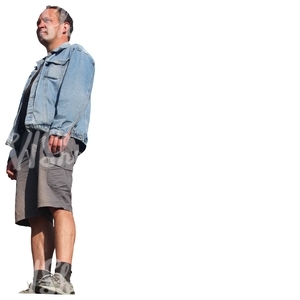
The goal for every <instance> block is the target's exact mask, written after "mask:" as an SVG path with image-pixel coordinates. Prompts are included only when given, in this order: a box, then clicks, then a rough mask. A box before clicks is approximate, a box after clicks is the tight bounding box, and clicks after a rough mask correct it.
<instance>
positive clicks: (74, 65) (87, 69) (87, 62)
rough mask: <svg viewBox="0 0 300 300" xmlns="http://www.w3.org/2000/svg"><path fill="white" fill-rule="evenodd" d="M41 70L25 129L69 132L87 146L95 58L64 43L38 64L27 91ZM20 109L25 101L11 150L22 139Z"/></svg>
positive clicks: (32, 95) (14, 125)
mask: <svg viewBox="0 0 300 300" xmlns="http://www.w3.org/2000/svg"><path fill="white" fill-rule="evenodd" d="M43 63H44V65H43ZM42 65H43V66H42ZM41 66H42V69H41V71H40V73H39V75H38V77H37V78H36V80H35V81H34V82H33V84H32V87H31V92H30V96H29V101H28V108H27V114H26V119H25V127H26V128H27V129H29V130H30V129H34V130H42V131H45V132H49V134H50V135H51V134H53V135H58V136H65V135H66V134H68V133H69V132H70V133H71V137H73V138H76V139H78V140H80V141H81V142H83V144H84V145H86V144H87V141H88V134H87V132H88V126H89V121H90V109H91V92H92V87H93V81H94V73H95V62H94V60H93V58H92V57H91V55H90V54H89V53H87V52H86V50H85V49H84V48H83V47H82V46H80V45H78V44H74V45H71V44H70V43H64V44H62V45H60V46H59V47H58V48H56V49H55V50H53V51H52V52H51V53H49V54H48V55H47V56H46V57H45V58H43V59H41V60H40V61H38V62H37V66H36V67H35V69H34V70H33V72H32V73H31V74H30V76H29V78H28V80H27V82H26V85H25V88H24V91H25V90H26V88H27V86H28V85H29V84H30V81H31V79H32V77H33V76H34V74H35V73H36V72H37V70H39V68H40V67H41ZM23 94H24V93H23ZM21 106H22V98H21V102H20V105H19V109H18V113H17V116H16V118H15V121H14V124H13V128H12V130H11V132H10V135H9V137H8V139H7V141H6V144H7V145H9V146H11V147H12V144H13V142H14V141H16V139H18V137H19V134H18V129H17V128H18V117H19V113H20V109H21Z"/></svg>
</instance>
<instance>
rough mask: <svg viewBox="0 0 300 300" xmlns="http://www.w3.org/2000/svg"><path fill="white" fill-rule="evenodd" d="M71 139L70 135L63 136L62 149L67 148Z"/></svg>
mask: <svg viewBox="0 0 300 300" xmlns="http://www.w3.org/2000/svg"><path fill="white" fill-rule="evenodd" d="M69 139H70V135H66V136H65V137H63V138H62V148H61V151H65V149H66V147H67V145H68V142H69Z"/></svg>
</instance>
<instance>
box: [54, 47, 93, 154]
mask: <svg viewBox="0 0 300 300" xmlns="http://www.w3.org/2000/svg"><path fill="white" fill-rule="evenodd" d="M94 73H95V64H94V60H93V59H92V57H91V56H90V55H88V54H87V53H86V52H84V51H82V50H81V49H80V48H74V49H73V53H72V55H71V57H70V60H69V63H68V67H67V70H66V72H65V75H64V79H63V81H62V85H61V89H60V92H59V98H58V102H57V107H56V115H55V117H54V120H53V123H52V125H51V128H50V138H49V149H50V151H51V152H52V153H57V152H60V151H63V150H64V148H65V146H66V145H67V143H68V140H69V137H70V132H71V130H72V128H73V127H74V125H76V123H77V122H78V120H80V118H81V116H82V113H83V112H84V111H85V108H86V107H87V105H88V104H89V101H90V97H91V91H92V85H93V80H94Z"/></svg>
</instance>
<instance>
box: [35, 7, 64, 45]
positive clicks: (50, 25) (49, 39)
mask: <svg viewBox="0 0 300 300" xmlns="http://www.w3.org/2000/svg"><path fill="white" fill-rule="evenodd" d="M63 27H64V24H60V23H59V19H58V16H57V12H56V10H55V9H46V10H44V11H43V12H42V13H41V15H40V16H39V19H38V21H37V31H36V33H37V37H38V40H39V41H40V43H41V44H43V45H44V46H46V45H48V44H51V43H55V42H56V40H59V39H60V38H61V37H62V32H63V30H64V29H63Z"/></svg>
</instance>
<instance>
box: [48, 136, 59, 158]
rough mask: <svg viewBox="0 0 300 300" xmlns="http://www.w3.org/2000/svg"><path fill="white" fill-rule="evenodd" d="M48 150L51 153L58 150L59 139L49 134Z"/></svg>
mask: <svg viewBox="0 0 300 300" xmlns="http://www.w3.org/2000/svg"><path fill="white" fill-rule="evenodd" d="M49 150H50V152H52V153H53V154H55V153H57V152H59V139H58V137H57V136H54V135H51V136H50V138H49Z"/></svg>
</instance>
